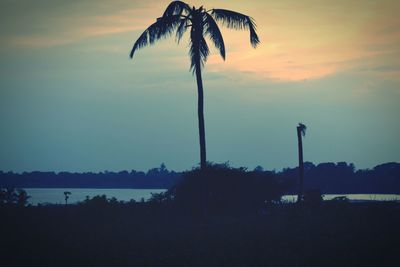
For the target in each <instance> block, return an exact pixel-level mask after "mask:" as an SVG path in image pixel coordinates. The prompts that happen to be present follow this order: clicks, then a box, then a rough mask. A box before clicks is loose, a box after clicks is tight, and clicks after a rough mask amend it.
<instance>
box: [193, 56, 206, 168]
mask: <svg viewBox="0 0 400 267" xmlns="http://www.w3.org/2000/svg"><path fill="white" fill-rule="evenodd" d="M195 68H196V81H197V93H198V105H197V116H198V119H199V140H200V168H201V169H202V170H204V168H205V167H206V165H207V160H206V134H205V129H204V94H203V80H202V78H201V66H200V59H199V60H196V66H195Z"/></svg>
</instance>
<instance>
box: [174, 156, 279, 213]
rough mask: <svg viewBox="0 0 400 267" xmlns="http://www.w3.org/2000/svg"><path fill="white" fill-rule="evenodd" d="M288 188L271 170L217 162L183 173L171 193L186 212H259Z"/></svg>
mask: <svg viewBox="0 0 400 267" xmlns="http://www.w3.org/2000/svg"><path fill="white" fill-rule="evenodd" d="M285 189H286V188H285V186H284V185H283V184H282V183H279V182H278V181H277V180H276V179H275V176H274V175H273V173H271V172H257V171H247V170H246V169H245V168H232V167H229V165H228V164H214V165H208V166H207V168H205V169H194V170H192V171H189V172H186V173H184V175H183V178H182V180H181V182H180V183H178V184H177V185H176V186H175V187H173V188H172V189H170V190H169V194H170V195H171V198H172V199H173V201H174V203H175V204H176V205H177V206H178V207H179V208H181V209H183V210H185V211H186V212H193V213H199V214H201V213H206V214H241V213H256V212H257V211H258V210H259V209H261V208H263V207H265V205H266V204H268V203H271V202H272V201H279V200H280V199H281V196H282V194H283V193H284V192H285Z"/></svg>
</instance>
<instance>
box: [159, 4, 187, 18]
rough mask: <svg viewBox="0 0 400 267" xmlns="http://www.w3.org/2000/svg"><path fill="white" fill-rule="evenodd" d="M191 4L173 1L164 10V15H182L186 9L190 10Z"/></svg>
mask: <svg viewBox="0 0 400 267" xmlns="http://www.w3.org/2000/svg"><path fill="white" fill-rule="evenodd" d="M190 10H191V9H190V6H189V5H188V4H186V3H184V2H182V1H172V2H171V3H170V4H169V5H168V6H167V8H166V9H165V11H164V14H163V17H166V16H173V15H182V13H183V12H184V11H186V13H189V12H190Z"/></svg>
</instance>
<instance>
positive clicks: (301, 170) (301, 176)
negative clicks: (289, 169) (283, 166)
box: [297, 127, 304, 203]
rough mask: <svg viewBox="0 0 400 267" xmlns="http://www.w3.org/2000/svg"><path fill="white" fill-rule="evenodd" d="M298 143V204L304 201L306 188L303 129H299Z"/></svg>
mask: <svg viewBox="0 0 400 267" xmlns="http://www.w3.org/2000/svg"><path fill="white" fill-rule="evenodd" d="M297 142H298V146H299V193H298V195H297V202H298V203H299V202H301V201H302V200H303V186H304V163H303V142H302V138H301V129H300V127H297Z"/></svg>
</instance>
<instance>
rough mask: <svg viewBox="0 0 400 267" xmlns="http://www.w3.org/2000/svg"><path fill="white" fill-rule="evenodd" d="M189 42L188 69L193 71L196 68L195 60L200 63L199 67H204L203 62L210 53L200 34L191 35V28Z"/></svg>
mask: <svg viewBox="0 0 400 267" xmlns="http://www.w3.org/2000/svg"><path fill="white" fill-rule="evenodd" d="M190 42H191V43H190V49H189V56H190V61H191V62H190V70H192V72H193V73H194V72H195V71H196V69H197V64H196V63H197V62H199V63H200V66H199V68H200V69H201V68H203V67H204V63H205V62H206V61H207V58H208V55H209V54H210V49H209V48H208V45H207V42H206V40H205V39H204V37H203V36H202V35H199V36H198V35H196V36H193V30H192V36H191V41H190Z"/></svg>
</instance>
